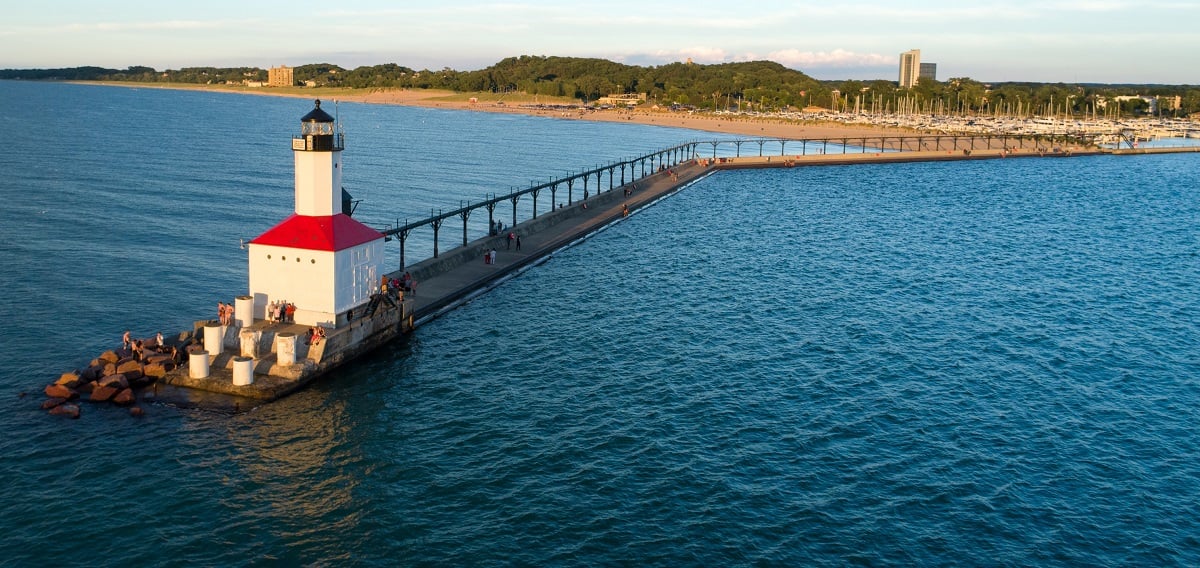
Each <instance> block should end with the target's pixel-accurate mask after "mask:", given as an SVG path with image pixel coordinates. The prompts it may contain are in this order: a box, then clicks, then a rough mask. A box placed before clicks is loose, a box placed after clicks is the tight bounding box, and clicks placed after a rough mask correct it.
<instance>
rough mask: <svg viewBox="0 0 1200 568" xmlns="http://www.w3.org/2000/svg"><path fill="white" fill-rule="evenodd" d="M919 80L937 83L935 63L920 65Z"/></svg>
mask: <svg viewBox="0 0 1200 568" xmlns="http://www.w3.org/2000/svg"><path fill="white" fill-rule="evenodd" d="M920 78H921V79H929V80H930V81H937V63H922V64H921V73H920Z"/></svg>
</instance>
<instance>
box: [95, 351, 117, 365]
mask: <svg viewBox="0 0 1200 568" xmlns="http://www.w3.org/2000/svg"><path fill="white" fill-rule="evenodd" d="M100 360H101V361H104V362H107V363H116V362H117V361H120V360H121V358H120V357H118V356H117V352H116V351H111V350H109V351H105V352H104V353H101V354H100Z"/></svg>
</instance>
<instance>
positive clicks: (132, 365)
mask: <svg viewBox="0 0 1200 568" xmlns="http://www.w3.org/2000/svg"><path fill="white" fill-rule="evenodd" d="M117 372H118V373H122V374H124V375H125V376H126V377H128V378H130V379H136V378H137V377H140V376H142V364H141V363H140V362H138V361H134V360H129V361H122V362H121V363H118V364H117Z"/></svg>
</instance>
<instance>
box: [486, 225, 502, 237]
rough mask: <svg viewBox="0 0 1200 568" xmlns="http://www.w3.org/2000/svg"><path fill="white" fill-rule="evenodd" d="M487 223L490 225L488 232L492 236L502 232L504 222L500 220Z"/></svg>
mask: <svg viewBox="0 0 1200 568" xmlns="http://www.w3.org/2000/svg"><path fill="white" fill-rule="evenodd" d="M488 224H489V225H490V227H488V233H489V234H490V235H491V236H493V237H494V236H496V235H499V234H500V233H503V232H504V223H502V222H500V221H488Z"/></svg>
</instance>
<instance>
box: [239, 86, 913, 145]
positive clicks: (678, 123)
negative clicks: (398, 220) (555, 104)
mask: <svg viewBox="0 0 1200 568" xmlns="http://www.w3.org/2000/svg"><path fill="white" fill-rule="evenodd" d="M263 94H269V93H263ZM462 96H463V95H461V94H455V93H452V92H450V91H432V90H430V91H424V90H400V89H395V90H384V91H375V92H370V93H364V94H351V95H348V96H339V97H338V100H342V101H353V102H362V103H372V104H391V105H411V106H423V107H431V108H445V109H454V110H470V111H482V112H503V113H519V114H526V115H531V116H545V117H549V118H562V119H568V120H594V121H605V122H628V123H631V124H649V125H654V126H670V127H675V128H687V129H691V130H702V131H706V132H724V133H726V134H740V135H746V136H761V137H768V138H797V139H803V138H807V139H816V138H839V137H843V136H846V137H862V136H880V135H898V134H912V133H913V132H912V131H909V130H901V129H887V128H867V127H854V126H847V125H842V124H837V123H833V122H812V123H797V122H793V121H785V120H781V119H756V118H737V117H727V116H717V115H713V114H709V113H695V114H692V113H687V112H671V111H669V110H665V109H660V110H654V109H652V108H649V107H652V106H653V105H651V104H649V103H643V105H642V106H641V107H639V108H638V109H636V110H632V111H630V110H616V109H613V110H603V111H588V112H585V113H580V112H562V111H555V110H543V109H534V108H527V107H525V106H524V103H521V104H498V103H496V102H493V101H480V102H475V103H472V102H470V101H461V100H456V99H457V98H459V97H462Z"/></svg>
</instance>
